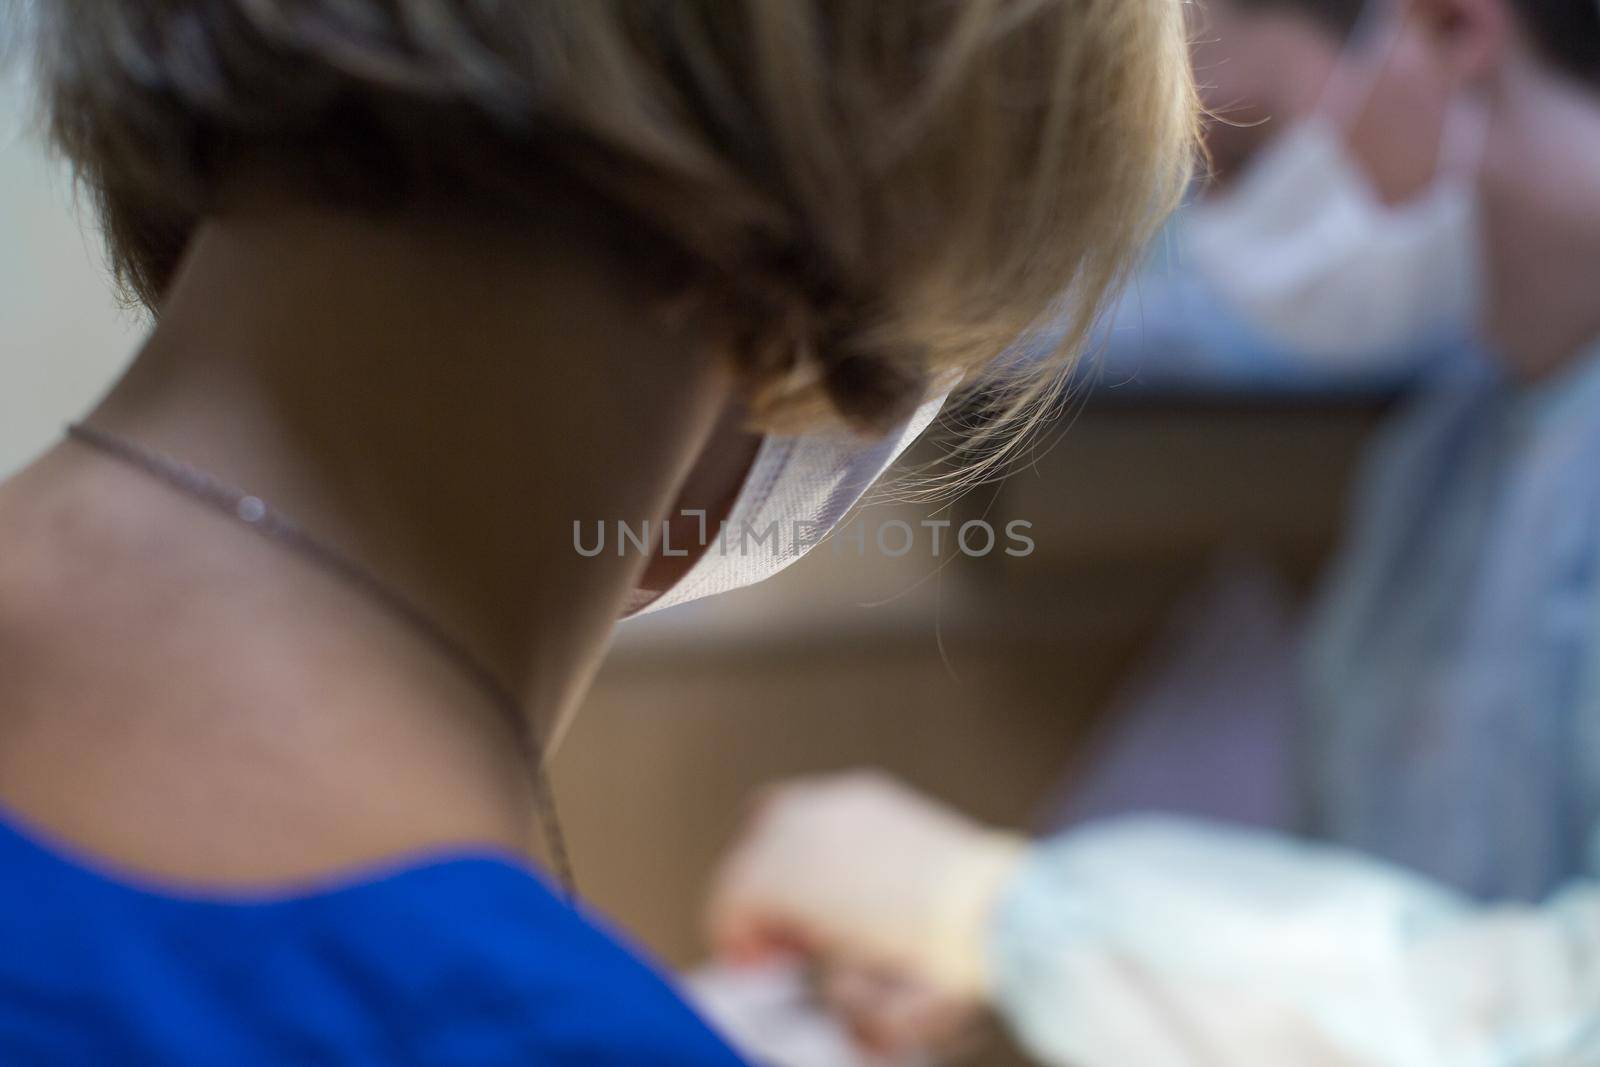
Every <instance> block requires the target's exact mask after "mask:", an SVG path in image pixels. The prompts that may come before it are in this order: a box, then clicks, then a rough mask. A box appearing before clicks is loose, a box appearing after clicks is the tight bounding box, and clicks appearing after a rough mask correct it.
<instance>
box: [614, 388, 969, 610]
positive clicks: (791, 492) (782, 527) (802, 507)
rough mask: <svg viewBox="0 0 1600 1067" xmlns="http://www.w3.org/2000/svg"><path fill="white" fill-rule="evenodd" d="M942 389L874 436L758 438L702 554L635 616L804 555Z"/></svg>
mask: <svg viewBox="0 0 1600 1067" xmlns="http://www.w3.org/2000/svg"><path fill="white" fill-rule="evenodd" d="M948 395H949V394H948V392H944V393H940V394H939V395H938V396H936V397H934V398H933V399H931V400H928V401H927V402H925V403H924V404H923V405H922V406H921V407H920V408H918V409H917V411H916V413H915V414H914V415H912V416H911V418H910V419H909V420H908V421H907V422H906V423H905V424H904V425H902V426H901V427H900V428H899V429H898V430H895V431H892V432H890V433H889V434H887V435H886V436H884V437H883V438H881V439H879V440H876V441H863V440H862V439H861V438H859V437H857V436H856V435H854V434H851V433H847V432H839V433H832V434H814V435H806V436H799V437H767V438H766V439H764V440H763V441H762V442H761V446H760V448H759V449H758V451H757V452H756V458H755V461H754V462H753V463H752V464H751V465H750V472H749V473H748V474H747V475H745V480H744V486H743V488H741V489H740V490H739V496H738V498H737V499H736V500H735V501H734V504H733V508H732V510H731V511H730V512H729V513H728V517H727V518H726V519H725V520H724V521H723V524H722V528H721V530H720V531H719V530H708V531H707V535H706V542H707V547H706V550H705V554H704V555H702V556H701V557H700V558H699V559H698V560H696V561H695V564H694V566H693V567H691V568H690V569H689V573H687V574H685V575H684V576H683V577H682V578H681V579H679V580H678V582H677V584H675V585H674V586H673V587H672V588H670V589H668V590H667V591H666V592H665V593H663V594H662V595H661V596H659V597H657V598H656V599H655V600H654V601H652V602H651V603H650V604H649V605H648V606H646V607H645V608H643V609H642V610H641V611H640V612H639V614H640V615H646V614H649V613H650V612H652V611H660V610H661V609H662V608H670V607H673V606H675V605H678V604H684V603H687V602H688V601H691V600H699V599H701V598H702V597H708V596H715V595H716V594H718V593H727V592H731V591H732V590H735V589H742V588H744V587H745V586H747V585H754V584H755V583H757V582H760V581H764V580H766V579H768V578H771V577H772V576H773V575H774V574H777V573H778V572H779V571H781V570H783V569H784V568H785V567H787V566H789V565H790V564H791V563H794V562H795V561H796V560H798V559H799V558H800V557H801V556H804V555H805V554H806V553H807V552H809V551H810V550H811V549H812V548H813V547H815V546H816V544H817V542H818V541H819V540H820V539H821V538H822V537H823V536H824V535H825V534H827V533H828V532H829V531H830V530H832V529H833V528H834V527H835V526H837V525H838V524H839V522H840V520H842V519H843V518H844V517H845V515H846V514H847V513H848V512H849V511H850V509H851V508H852V507H853V506H855V503H856V501H858V500H860V499H861V496H862V494H863V493H865V492H866V491H867V489H868V488H870V487H871V485H872V483H873V482H875V481H877V480H878V478H879V477H881V476H882V474H883V472H884V471H886V470H888V468H889V465H890V464H892V463H893V462H894V461H895V460H896V459H898V458H899V457H900V454H901V453H903V452H904V451H905V450H906V449H907V448H909V447H910V446H911V443H912V442H913V441H915V440H916V439H917V438H918V437H919V436H921V434H922V431H923V430H925V429H927V428H928V424H929V423H931V422H933V420H934V418H935V417H936V416H937V415H938V414H939V409H940V408H941V407H942V406H943V405H944V401H945V397H946V396H948Z"/></svg>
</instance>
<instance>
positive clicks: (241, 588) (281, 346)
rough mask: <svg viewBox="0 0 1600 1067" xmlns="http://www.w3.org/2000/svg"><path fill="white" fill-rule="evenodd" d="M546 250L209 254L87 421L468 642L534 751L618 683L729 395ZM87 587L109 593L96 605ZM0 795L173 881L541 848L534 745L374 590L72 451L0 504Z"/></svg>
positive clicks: (349, 246)
mask: <svg viewBox="0 0 1600 1067" xmlns="http://www.w3.org/2000/svg"><path fill="white" fill-rule="evenodd" d="M639 307H640V303H639V301H638V300H636V299H634V298H633V297H632V296H631V294H630V293H629V292H628V290H627V289H626V287H625V286H622V285H619V284H618V282H617V280H616V279H615V278H614V277H613V276H611V274H610V273H609V272H608V271H607V270H605V269H604V268H603V267H602V266H601V265H599V264H597V263H595V262H594V261H593V260H590V259H585V258H583V257H580V256H577V255H563V254H561V253H560V252H559V251H553V250H552V244H551V242H549V241H546V240H541V239H539V238H538V237H537V236H531V235H519V236H517V237H515V238H513V237H510V236H501V237H496V236H492V235H485V234H483V233H470V234H469V233H464V232H462V231H461V230H459V229H455V228H452V227H448V226H444V225H442V224H440V225H432V224H422V223H418V224H416V225H411V226H407V227H404V228H402V227H387V226H379V225H376V224H371V223H364V222H361V221H357V220H354V219H350V218H345V217H341V216H331V215H321V214H315V213H310V212H299V213H278V214H276V215H274V216H272V217H266V216H263V217H262V218H260V219H239V220H230V221H228V222H226V223H223V224H214V225H211V226H209V227H207V228H206V229H205V230H204V231H203V232H202V234H201V235H200V236H199V237H198V238H197V241H196V244H195V246H194V247H193V249H192V250H191V254H190V256H189V258H188V260H187V261H186V264H185V266H184V268H183V270H182V272H181V274H180V276H179V278H178V279H177V281H176V282H175V284H174V286H173V288H172V290H171V292H170V294H169V297H168V300H167V301H166V303H165V305H164V307H163V313H162V316H161V321H160V324H159V326H158V328H157V329H156V330H155V332H154V334H153V335H152V337H151V339H150V341H149V343H148V345H147V346H146V348H145V350H144V351H143V352H142V353H141V355H140V357H139V359H138V360H137V361H136V363H135V365H134V367H133V368H132V370H131V371H130V372H129V374H128V375H127V376H126V378H125V379H124V380H123V381H122V382H121V383H120V384H119V385H118V386H117V387H116V388H115V389H114V390H113V391H112V393H111V394H110V396H109V397H108V398H107V399H106V401H105V402H104V403H103V404H102V405H101V406H100V408H99V409H98V410H97V411H96V412H95V413H94V414H93V416H92V417H91V421H92V422H94V423H95V424H96V425H97V426H99V427H102V428H104V429H106V430H108V431H111V432H113V433H117V434H120V435H122V436H125V437H128V438H131V439H133V440H136V441H138V442H139V443H141V444H143V445H145V446H147V447H149V448H152V449H154V450H157V451H160V452H163V453H165V454H168V455H171V456H173V457H175V458H178V459H181V460H183V461H186V462H189V463H191V464H194V465H196V466H198V467H201V468H203V469H205V470H206V471H207V472H208V473H210V474H212V475H214V476H215V477H217V478H219V479H221V480H223V481H225V482H228V483H231V484H233V485H237V486H239V487H241V488H243V489H246V490H247V491H249V492H251V493H253V494H255V495H258V496H260V497H261V498H263V499H265V500H267V501H268V502H269V503H270V504H272V505H273V506H274V507H275V508H277V509H278V510H279V511H281V512H283V513H285V514H287V515H289V516H290V517H292V518H293V519H294V520H295V521H296V522H298V523H299V524H300V525H301V526H303V527H304V528H306V529H307V530H309V531H311V532H312V533H313V534H315V535H316V536H318V537H319V538H321V539H322V540H324V541H326V542H328V543H330V544H333V545H336V546H338V547H339V549H340V550H342V551H343V552H345V553H346V554H348V555H350V556H352V557H354V558H356V559H358V560H359V561H361V562H362V563H363V564H364V565H365V566H366V567H368V568H370V569H371V570H372V571H373V572H375V573H376V574H377V575H379V576H381V577H382V578H383V580H384V581H386V582H387V583H388V584H390V585H391V586H393V587H394V588H395V589H397V590H399V591H402V592H403V593H404V595H406V596H407V597H408V598H410V599H411V600H413V601H414V602H416V603H417V604H419V605H420V606H422V607H423V608H424V609H425V610H426V611H427V612H428V613H429V614H430V615H431V616H433V617H434V618H435V619H436V620H437V621H438V623H439V624H440V625H442V626H443V627H444V628H445V629H446V630H448V631H450V632H451V633H452V634H454V635H457V636H458V637H459V638H460V639H461V640H462V642H463V643H465V644H466V645H468V646H469V647H471V648H472V649H473V650H474V652H475V653H476V654H477V655H478V656H480V657H481V658H482V659H483V660H484V661H485V663H486V664H487V665H488V666H489V667H490V668H491V669H492V670H493V671H494V672H495V673H496V674H498V675H499V676H500V677H501V678H502V679H504V680H505V682H506V684H507V685H508V687H509V688H511V689H513V690H514V691H515V692H517V694H518V695H519V696H521V697H522V698H523V700H524V703H525V707H526V709H527V714H528V715H529V716H530V718H531V722H532V723H533V725H534V727H535V729H536V731H542V730H544V729H545V728H547V727H548V725H549V724H550V723H552V722H553V721H554V720H555V719H556V718H557V717H558V716H560V715H561V714H562V713H563V712H564V711H565V710H566V709H567V708H569V707H570V705H571V704H572V702H573V701H574V700H575V699H576V697H577V695H578V694H579V693H580V692H581V690H582V687H583V686H584V684H585V683H586V681H587V679H588V677H589V675H590V674H591V673H592V671H593V669H594V667H595V666H596V665H597V662H598V659H599V656H600V654H601V652H602V651H603V647H604V643H605V640H606V637H607V636H608V634H609V631H610V628H611V625H612V623H613V620H614V619H615V618H616V617H617V615H618V613H619V612H620V610H621V608H622V605H623V604H624V602H625V599H626V597H627V594H628V592H629V591H630V589H631V588H632V587H633V584H634V582H635V581H636V579H637V577H638V573H639V570H640V568H641V567H642V566H643V564H644V562H645V561H644V560H642V559H639V558H637V557H597V558H593V559H587V558H583V557H580V556H578V555H577V554H576V553H575V552H574V550H573V548H572V540H571V530H572V524H573V521H574V520H575V519H582V520H594V519H606V520H613V519H621V520H625V521H629V522H631V523H633V524H635V525H637V524H639V523H640V522H642V521H643V520H646V519H652V520H658V519H659V518H660V517H661V516H662V515H664V514H665V513H666V512H667V511H668V509H669V507H670V505H671V502H672V499H673V496H674V494H675V492H676V489H677V487H678V486H679V485H680V484H681V482H682V481H683V479H684V477H685V475H686V473H687V471H688V469H689V467H690V465H691V464H692V462H693V459H694V457H695V455H696V454H697V452H698V451H699V448H700V445H701V443H702V442H703V441H704V439H705V437H706V435H707V434H708V433H709V432H710V430H711V428H712V426H713V424H714V423H715V421H716V419H717V416H718V414H719V412H720V411H721V410H722V408H723V407H724V406H725V404H726V401H727V398H728V394H729V392H730V390H731V383H730V382H729V380H728V378H727V375H726V374H725V372H723V371H721V370H719V369H718V368H717V367H716V366H714V365H713V364H712V363H711V362H710V361H709V359H708V358H707V357H706V356H705V354H703V353H698V352H695V351H693V350H691V349H690V348H689V347H688V346H687V345H686V344H685V343H684V342H683V341H682V340H681V339H680V338H677V337H674V336H672V335H671V334H670V333H669V332H668V331H667V330H666V329H665V328H664V327H662V326H660V325H659V324H657V323H655V322H653V321H651V320H650V319H649V318H647V317H646V316H643V315H641V313H640V311H639ZM85 576H93V577H94V579H95V580H94V581H86V580H85ZM0 592H3V593H4V595H0V603H3V604H6V605H9V607H7V608H3V609H0V707H3V708H6V709H8V710H7V711H6V712H5V713H4V714H3V715H0V736H4V737H5V743H4V744H0V800H3V801H5V802H7V803H11V804H14V805H16V806H17V807H18V808H19V809H22V810H23V811H24V812H25V814H30V815H34V816H35V817H36V818H38V819H40V820H42V821H44V822H46V823H47V824H50V825H53V826H55V828H57V829H59V830H61V831H62V832H65V833H67V834H68V835H69V836H71V837H72V838H73V839H74V840H77V841H79V843H81V844H84V845H85V846H87V847H90V848H97V849H98V850H99V851H100V852H102V853H103V854H105V855H107V856H108V857H109V858H113V859H118V860H122V861H124V862H126V863H129V864H131V865H133V866H136V867H140V868H142V869H146V870H149V871H152V872H153V873H158V874H167V875H174V876H179V877H188V878H195V879H200V880H210V881H216V880H222V881H233V880H239V881H259V880H263V879H266V880H272V879H275V878H280V877H282V878H293V877H296V876H300V875H308V874H316V873H319V872H323V871H326V870H328V869H331V868H337V867H340V866H344V865H347V864H352V863H359V862H361V861H364V860H371V859H375V858H379V857H382V856H387V855H392V854H395V853H400V852H406V851H411V850H414V849H417V848H425V847H429V846H437V845H442V844H447V843H451V842H457V841H466V840H472V841H478V842H484V841H487V842H490V843H494V844H498V845H503V846H508V847H522V846H523V845H525V844H526V838H527V827H528V826H529V825H530V821H529V819H528V816H529V813H530V811H531V798H530V795H529V791H528V789H529V774H528V768H527V767H526V765H525V763H524V762H523V760H522V756H521V752H520V750H519V748H518V746H517V744H516V730H515V729H514V728H513V726H512V725H511V724H509V723H507V722H505V721H504V720H503V718H501V717H500V711H499V709H497V708H494V707H493V706H491V705H490V703H489V702H487V701H486V700H485V699H484V697H483V695H482V694H480V693H477V692H475V691H474V690H473V689H472V687H471V685H470V684H469V683H468V682H467V681H466V680H465V679H464V678H463V677H462V676H461V675H460V674H459V672H458V671H457V670H456V669H455V667H454V666H453V665H452V664H451V663H450V662H449V661H448V660H447V659H445V658H444V657H442V656H440V655H439V654H438V653H437V650H435V649H432V648H430V647H429V645H428V643H427V641H426V640H425V639H423V638H421V637H419V635H417V634H416V633H413V632H411V631H410V630H408V629H407V627H406V626H405V625H404V624H402V623H400V622H397V621H396V620H395V619H394V618H392V617H390V616H389V615H387V614H386V613H385V612H384V611H383V610H382V609H381V608H380V607H379V606H378V605H376V604H374V603H371V602H369V601H368V600H366V599H365V598H364V597H363V596H362V594H360V593H359V592H357V591H355V590H353V589H351V588H348V587H345V586H343V585H341V584H340V583H339V581H338V580H337V579H335V578H333V577H331V576H330V575H329V574H327V573H325V572H323V571H321V570H319V569H318V568H316V567H315V566H312V565H308V563H307V562H306V561H305V560H302V559H298V558H295V556H294V555H293V554H292V553H290V552H288V551H285V550H284V549H282V548H281V547H279V546H276V545H272V544H269V543H267V542H266V541H264V540H262V539H260V538H257V537H253V536H251V535H250V534H249V533H248V532H247V531H244V530H243V529H241V528H239V527H238V525H237V524H236V523H233V522H230V521H229V520H227V519H225V518H222V517H219V516H216V515H213V514H210V513H208V512H207V511H205V509H203V508H202V507H199V506H197V505H196V504H195V503H194V502H193V501H190V500H187V499H184V498H183V497H182V496H181V495H180V494H177V493H175V492H173V491H171V490H170V489H169V488H167V487H165V486H162V485H161V484H159V483H158V482H155V481H154V480H151V479H148V478H147V477H145V476H143V475H141V474H140V473H138V472H136V471H134V470H132V469H130V468H127V467H124V466H120V465H118V464H116V463H114V462H111V461H108V460H106V459H105V458H103V457H101V456H99V455H97V454H95V453H92V452H90V451H89V450H87V449H84V448H82V447H81V446H76V445H73V444H70V443H69V444H64V445H62V446H60V447H59V448H57V449H56V450H55V451H53V452H52V453H50V454H48V455H47V456H46V457H45V458H44V459H43V460H41V462H40V463H39V464H37V465H36V466H35V467H34V468H32V469H30V470H29V471H27V472H25V473H24V474H23V475H22V476H21V477H19V478H18V479H16V480H15V481H14V482H12V483H9V484H8V485H6V486H5V487H3V488H0Z"/></svg>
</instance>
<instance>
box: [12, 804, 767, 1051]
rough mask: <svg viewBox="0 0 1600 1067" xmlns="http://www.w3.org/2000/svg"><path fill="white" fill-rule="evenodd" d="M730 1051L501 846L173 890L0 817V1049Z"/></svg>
mask: <svg viewBox="0 0 1600 1067" xmlns="http://www.w3.org/2000/svg"><path fill="white" fill-rule="evenodd" d="M740 1062H741V1061H740V1060H739V1059H738V1058H737V1057H736V1056H735V1055H734V1054H733V1053H732V1052H731V1051H729V1049H728V1048H727V1047H726V1046H725V1045H724V1044H723V1043H722V1042H721V1041H720V1040H719V1039H718V1038H717V1037H716V1036H714V1035H713V1034H712V1033H711V1031H710V1030H709V1029H708V1028H707V1027H706V1026H705V1025H704V1024H703V1023H702V1022H701V1021H700V1020H699V1019H698V1018H697V1017H696V1016H695V1015H694V1014H693V1013H692V1012H691V1011H690V1010H689V1008H688V1007H687V1006H685V1005H684V1004H683V1002H682V1001H681V1000H680V999H679V998H678V997H677V995H676V994H675V993H674V992H673V991H672V989H671V988H669V986H668V985H667V984H666V983H665V982H664V981H663V979H662V978H661V977H660V976H658V974H657V973H656V972H655V971H654V970H652V969H651V968H650V967H649V966H647V965H646V964H645V963H643V962H641V961H640V960H639V959H638V958H637V957H635V956H634V955H632V954H630V953H629V952H628V951H627V950H625V949H624V948H622V947H621V946H620V945H619V944H618V943H617V942H616V941H615V940H613V939H612V937H611V936H609V935H608V934H607V933H605V932H603V931H602V930H601V929H599V928H598V927H597V926H596V925H594V924H593V923H591V922H590V921H589V920H587V919H585V918H584V917H583V916H581V915H580V914H579V913H578V912H577V911H575V910H573V909H572V908H571V907H569V906H568V905H567V904H566V903H565V902H564V901H562V900H561V899H559V898H558V897H557V896H555V895H554V894H552V893H551V891H550V890H549V889H548V888H547V887H546V886H545V884H544V883H543V882H542V881H541V880H540V879H539V878H537V877H536V876H535V875H534V874H532V873H531V872H530V871H529V870H528V869H527V868H525V867H523V866H520V865H519V864H518V862H517V861H516V860H514V859H512V858H509V857H506V856H500V855H497V854H494V853H493V852H488V851H484V852H478V853H472V854H460V855H455V856H443V857H434V858H428V859H422V860H419V861H417V862H415V863H408V864H405V865H398V866H395V867H392V868H389V869H385V870H379V871H374V872H371V874H370V876H364V877H360V878H355V879H348V880H341V881H339V882H337V883H333V884H329V885H324V886H316V887H312V888H310V889H308V890H306V891H303V892H299V891H297V892H294V893H293V894H283V895H271V896H266V895H263V896H259V897H255V898H252V897H249V896H247V895H227V896H222V895H206V896H185V895H183V894H182V891H175V890H172V889H170V888H157V887H155V886H153V885H147V884H141V883H140V882H138V881H136V880H134V879H130V878H126V877H121V876H115V875H109V874H107V873H105V872H104V870H103V869H97V868H96V867H95V866H94V865H93V864H90V863H85V862H82V861H80V860H79V859H78V858H75V857H73V856H72V854H71V853H70V852H69V851H68V850H66V849H64V848H61V847H58V846H56V845H55V844H53V843H48V844H47V843H44V840H43V839H42V838H41V837H40V836H39V835H38V834H36V833H34V832H32V831H25V830H20V829H18V827H17V826H16V825H15V824H14V823H13V824H10V825H7V824H5V823H4V822H3V821H0V1064H5V1065H7V1067H28V1065H33V1064H49V1065H58V1064H59V1065H66V1064H71V1065H74V1067H79V1065H87V1064H117V1065H119V1067H122V1065H126V1067H138V1065H143V1064H161V1065H164V1067H180V1065H184V1067H186V1065H202V1064H203V1065H208V1067H209V1065H213V1064H215V1065H227V1067H254V1065H258V1064H259V1065H263V1067H264V1065H268V1064H271V1065H273V1067H283V1065H288V1064H293V1065H297V1067H299V1065H323V1064H329V1065H335V1064H337V1065H345V1064H350V1065H356V1064H359V1065H369V1064H370V1065H377V1064H384V1065H391V1064H393V1065H428V1067H436V1065H437V1067H443V1065H462V1067H465V1065H472V1067H498V1065H501V1064H504V1065H506V1067H511V1065H513V1064H514V1065H517V1067H534V1065H538V1067H559V1065H567V1064H572V1065H579V1064H581V1065H584V1067H606V1065H617V1067H622V1065H627V1067H639V1065H643V1064H650V1065H661V1067H676V1065H691V1064H692V1065H696V1067H737V1065H738V1064H739V1063H740Z"/></svg>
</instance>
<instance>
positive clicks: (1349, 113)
mask: <svg viewBox="0 0 1600 1067" xmlns="http://www.w3.org/2000/svg"><path fill="white" fill-rule="evenodd" d="M1405 7H1406V4H1405V0H1367V2H1366V4H1364V5H1363V6H1362V8H1361V13H1360V14H1359V15H1357V16H1356V21H1355V25H1353V26H1352V27H1350V35H1349V36H1348V37H1347V38H1346V39H1345V46H1344V50H1343V51H1342V52H1340V53H1339V58H1338V60H1337V61H1336V62H1335V63H1334V68H1333V72H1332V73H1331V74H1329V75H1328V84H1327V85H1326V86H1325V87H1324V88H1323V90H1322V98H1321V99H1320V100H1318V101H1317V106H1316V107H1315V108H1313V109H1312V114H1313V115H1316V116H1320V117H1321V118H1322V119H1323V120H1324V121H1325V122H1327V123H1328V124H1329V125H1330V126H1332V127H1333V128H1334V129H1336V130H1339V131H1340V132H1341V133H1343V131H1344V130H1346V129H1347V128H1348V127H1349V125H1350V123H1351V122H1353V121H1354V120H1355V117H1356V116H1357V115H1358V114H1360V112H1361V109H1362V108H1364V107H1366V106H1367V103H1368V101H1370V100H1371V99H1372V94H1373V93H1374V92H1375V91H1376V90H1377V85H1378V74H1379V72H1381V71H1382V70H1383V65H1384V63H1385V62H1387V61H1388V59H1389V50H1390V49H1391V48H1392V47H1393V46H1394V44H1395V42H1397V41H1398V40H1399V38H1400V27H1401V25H1402V23H1403V21H1404V16H1405Z"/></svg>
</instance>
